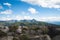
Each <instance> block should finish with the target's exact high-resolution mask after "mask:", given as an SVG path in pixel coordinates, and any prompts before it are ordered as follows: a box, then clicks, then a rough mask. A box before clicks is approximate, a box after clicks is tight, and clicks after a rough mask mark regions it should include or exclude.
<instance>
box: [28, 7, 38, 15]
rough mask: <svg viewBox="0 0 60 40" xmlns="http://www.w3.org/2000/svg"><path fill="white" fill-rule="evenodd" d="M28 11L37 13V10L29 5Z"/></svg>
mask: <svg viewBox="0 0 60 40" xmlns="http://www.w3.org/2000/svg"><path fill="white" fill-rule="evenodd" d="M28 11H29V12H30V13H32V14H36V13H38V11H37V10H36V9H34V8H32V7H30V8H29V9H28Z"/></svg>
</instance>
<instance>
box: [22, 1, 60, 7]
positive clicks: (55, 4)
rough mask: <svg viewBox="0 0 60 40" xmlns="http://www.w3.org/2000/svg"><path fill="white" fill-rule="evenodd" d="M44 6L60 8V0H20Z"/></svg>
mask: <svg viewBox="0 0 60 40" xmlns="http://www.w3.org/2000/svg"><path fill="white" fill-rule="evenodd" d="M21 1H24V2H27V3H30V4H33V5H38V6H41V7H45V8H60V0H21Z"/></svg>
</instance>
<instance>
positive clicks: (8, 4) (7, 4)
mask: <svg viewBox="0 0 60 40" xmlns="http://www.w3.org/2000/svg"><path fill="white" fill-rule="evenodd" d="M3 4H4V5H6V6H8V7H10V6H11V4H10V3H3Z"/></svg>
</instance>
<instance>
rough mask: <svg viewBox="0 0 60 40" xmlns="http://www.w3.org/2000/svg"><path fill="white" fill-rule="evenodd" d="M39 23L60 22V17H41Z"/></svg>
mask: <svg viewBox="0 0 60 40" xmlns="http://www.w3.org/2000/svg"><path fill="white" fill-rule="evenodd" d="M37 20H39V21H60V17H40V18H38V19H37Z"/></svg>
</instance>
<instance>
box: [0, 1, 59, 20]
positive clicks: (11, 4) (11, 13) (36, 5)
mask: <svg viewBox="0 0 60 40" xmlns="http://www.w3.org/2000/svg"><path fill="white" fill-rule="evenodd" d="M23 19H27V20H29V19H36V20H38V21H60V1H59V0H50V1H49V0H0V20H23Z"/></svg>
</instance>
